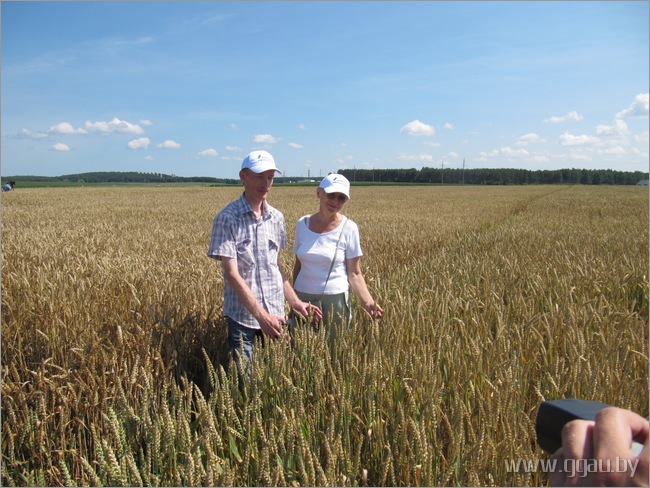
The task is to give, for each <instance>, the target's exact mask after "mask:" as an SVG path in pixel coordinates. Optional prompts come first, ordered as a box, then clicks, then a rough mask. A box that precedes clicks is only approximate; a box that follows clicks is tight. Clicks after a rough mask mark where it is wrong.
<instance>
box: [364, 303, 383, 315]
mask: <svg viewBox="0 0 650 488" xmlns="http://www.w3.org/2000/svg"><path fill="white" fill-rule="evenodd" d="M363 308H364V310H365V311H366V312H368V313H369V314H370V316H371V317H372V318H373V319H380V318H382V317H383V316H384V309H383V308H381V307H380V306H379V305H377V303H376V302H370V303H366V304H364V305H363Z"/></svg>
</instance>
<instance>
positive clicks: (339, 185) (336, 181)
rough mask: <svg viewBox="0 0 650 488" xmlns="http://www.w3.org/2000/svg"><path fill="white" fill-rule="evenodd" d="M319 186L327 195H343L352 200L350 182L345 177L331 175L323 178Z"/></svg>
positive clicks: (336, 174)
mask: <svg viewBox="0 0 650 488" xmlns="http://www.w3.org/2000/svg"><path fill="white" fill-rule="evenodd" d="M318 186H319V187H320V188H322V189H323V190H325V193H337V192H338V193H343V194H344V195H345V196H346V197H348V199H350V182H349V181H348V179H347V178H346V177H345V176H343V175H340V174H338V173H331V174H329V175H327V176H326V177H325V178H323V180H322V181H321V182H320V185H318Z"/></svg>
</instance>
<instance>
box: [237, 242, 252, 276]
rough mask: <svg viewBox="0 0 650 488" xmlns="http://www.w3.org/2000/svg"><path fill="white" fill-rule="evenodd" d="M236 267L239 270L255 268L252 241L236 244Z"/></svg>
mask: <svg viewBox="0 0 650 488" xmlns="http://www.w3.org/2000/svg"><path fill="white" fill-rule="evenodd" d="M237 265H238V267H239V268H243V269H246V268H250V267H252V266H255V255H254V254H253V241H251V240H250V239H246V240H244V241H242V242H240V243H239V244H237Z"/></svg>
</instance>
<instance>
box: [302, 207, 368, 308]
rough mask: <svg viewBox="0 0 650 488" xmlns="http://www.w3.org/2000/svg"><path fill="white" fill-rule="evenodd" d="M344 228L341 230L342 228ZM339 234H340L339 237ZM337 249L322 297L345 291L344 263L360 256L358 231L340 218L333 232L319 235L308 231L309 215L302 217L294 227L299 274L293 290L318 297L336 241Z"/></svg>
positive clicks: (353, 225)
mask: <svg viewBox="0 0 650 488" xmlns="http://www.w3.org/2000/svg"><path fill="white" fill-rule="evenodd" d="M346 220H347V224H345V228H343V224H344V223H345V221H346ZM341 230H343V234H342V235H341ZM339 235H341V240H340V242H339V245H338V249H337V251H338V252H337V253H336V259H335V260H334V266H333V267H332V272H331V274H330V277H329V280H328V281H327V288H326V289H325V292H324V294H326V295H333V294H337V293H343V292H345V291H347V290H348V288H349V284H348V274H347V269H346V264H345V260H346V259H352V258H357V257H360V256H363V252H362V251H361V242H360V239H359V227H358V226H357V224H356V223H354V222H353V221H352V220H349V219H348V218H347V217H343V219H342V220H341V223H340V224H339V225H338V226H337V227H336V228H335V229H333V230H331V231H329V232H324V233H322V234H318V233H316V232H313V231H312V230H310V229H309V215H305V216H304V217H301V218H300V219H299V220H298V222H297V223H296V240H295V242H294V244H293V252H294V253H295V254H296V256H297V257H298V259H299V260H300V272H299V273H298V276H297V277H296V282H295V283H294V288H295V289H296V291H300V292H302V293H311V294H314V295H320V294H321V293H323V287H324V286H325V280H326V279H327V273H328V271H329V269H330V266H331V264H332V256H333V255H334V248H335V247H336V243H337V241H339Z"/></svg>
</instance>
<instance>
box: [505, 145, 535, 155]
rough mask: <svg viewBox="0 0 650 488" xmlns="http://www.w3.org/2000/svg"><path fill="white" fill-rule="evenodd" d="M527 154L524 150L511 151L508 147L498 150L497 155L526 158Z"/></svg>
mask: <svg viewBox="0 0 650 488" xmlns="http://www.w3.org/2000/svg"><path fill="white" fill-rule="evenodd" d="M528 154H529V152H528V151H526V150H525V149H513V148H511V147H510V146H506V147H502V148H501V149H499V155H501V156H507V157H515V156H528Z"/></svg>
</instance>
